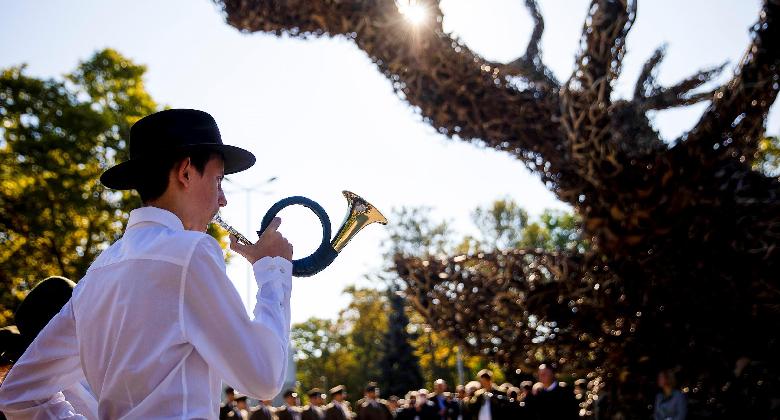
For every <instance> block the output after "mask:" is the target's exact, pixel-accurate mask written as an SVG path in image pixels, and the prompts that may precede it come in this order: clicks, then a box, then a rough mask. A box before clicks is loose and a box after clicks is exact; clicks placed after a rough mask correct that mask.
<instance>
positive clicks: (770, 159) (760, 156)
mask: <svg viewBox="0 0 780 420" xmlns="http://www.w3.org/2000/svg"><path fill="white" fill-rule="evenodd" d="M753 169H755V170H758V171H761V172H763V173H764V175H766V176H769V177H779V176H780V137H777V136H775V137H764V138H763V139H761V141H759V142H758V153H757V155H756V158H755V160H754V162H753Z"/></svg>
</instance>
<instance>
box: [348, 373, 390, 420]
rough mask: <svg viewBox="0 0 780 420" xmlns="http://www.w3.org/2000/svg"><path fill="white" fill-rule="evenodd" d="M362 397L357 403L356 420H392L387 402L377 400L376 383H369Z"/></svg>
mask: <svg viewBox="0 0 780 420" xmlns="http://www.w3.org/2000/svg"><path fill="white" fill-rule="evenodd" d="M363 395H364V397H363V398H362V399H361V400H360V401H358V403H357V419H358V420H392V418H393V415H392V414H391V412H390V408H388V406H387V402H386V401H384V400H381V399H379V387H378V386H377V384H376V382H369V383H368V385H366V388H365V390H364V394H363Z"/></svg>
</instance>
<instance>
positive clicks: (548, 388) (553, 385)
mask: <svg viewBox="0 0 780 420" xmlns="http://www.w3.org/2000/svg"><path fill="white" fill-rule="evenodd" d="M557 387H558V382H555V381H553V383H552V384H551V385H550V386H548V387H547V388H545V390H547V391H552V390H553V389H555V388H557Z"/></svg>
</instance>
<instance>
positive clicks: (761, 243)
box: [216, 0, 780, 418]
mask: <svg viewBox="0 0 780 420" xmlns="http://www.w3.org/2000/svg"><path fill="white" fill-rule="evenodd" d="M216 1H217V3H219V4H221V5H222V7H223V9H224V12H225V17H226V20H227V22H228V23H229V24H230V25H232V26H234V27H236V28H237V29H240V30H242V31H246V32H268V33H273V34H275V35H279V36H281V35H290V36H298V37H307V38H311V37H316V36H342V37H345V38H346V39H349V40H352V41H353V42H354V43H355V45H356V46H357V47H358V48H360V49H362V50H363V51H365V52H366V53H367V55H368V56H369V58H370V59H371V60H372V61H373V62H374V63H375V64H376V66H377V69H378V70H379V71H380V72H381V73H382V74H383V75H384V76H385V77H386V78H387V79H388V80H389V82H390V83H391V84H392V86H393V88H394V89H395V90H396V91H397V92H398V93H399V96H400V97H401V98H402V99H403V100H405V101H407V102H408V103H409V104H410V105H411V106H413V107H414V108H415V109H416V110H417V111H418V112H419V113H420V114H421V115H422V117H423V119H424V121H426V122H427V123H429V124H431V125H432V126H433V127H434V128H435V129H437V130H438V131H439V132H440V133H442V134H444V135H447V136H450V137H453V138H457V139H460V140H464V141H471V142H475V143H477V144H480V145H484V146H487V147H491V148H494V149H496V150H500V151H504V152H506V153H509V154H511V155H512V156H514V157H516V158H517V159H518V160H520V161H522V162H523V163H524V164H526V166H528V167H529V168H530V169H531V170H533V171H534V172H535V173H536V174H538V176H539V177H540V179H541V180H542V181H543V182H544V183H545V185H547V186H548V187H549V188H550V189H551V190H552V191H553V192H554V193H555V194H556V195H557V196H558V197H559V198H560V199H561V200H562V201H564V202H566V203H568V204H570V205H571V206H572V208H574V209H576V211H577V213H578V214H579V216H580V217H581V218H582V221H583V222H582V226H583V230H584V235H585V236H586V237H587V238H593V246H592V247H591V248H590V249H589V250H586V252H585V253H580V252H571V251H567V252H549V251H545V250H544V249H539V248H533V249H528V248H517V249H513V250H512V251H511V252H500V253H499V252H486V253H478V254H474V255H459V254H455V255H450V256H449V258H447V259H442V258H441V256H439V255H437V256H436V257H435V258H432V257H426V258H424V259H419V258H402V257H400V256H399V258H398V259H397V260H396V261H397V269H398V273H399V275H400V276H401V277H403V278H404V280H405V281H406V282H407V284H408V288H409V289H410V290H409V292H410V294H411V295H412V296H414V298H413V299H411V301H412V302H413V303H414V304H415V305H417V306H419V308H420V310H421V311H423V310H424V311H427V313H428V315H429V318H428V320H429V322H430V323H431V325H432V326H433V327H434V328H435V329H437V330H439V331H441V332H446V333H447V334H448V335H450V336H451V337H453V338H454V339H457V340H459V341H464V342H465V340H467V338H468V337H469V336H472V337H473V338H474V339H475V340H476V341H477V343H478V346H479V347H480V348H482V349H483V350H485V351H488V352H491V353H492V354H494V355H495V357H496V358H497V359H501V362H502V363H503V364H504V365H506V366H510V365H511V366H524V365H527V364H532V363H533V362H534V358H533V357H532V356H533V355H535V354H539V353H546V354H547V355H548V356H549V357H550V359H551V360H557V361H558V362H559V363H561V364H562V365H563V366H565V367H566V369H570V370H571V371H572V372H579V373H581V374H583V375H588V377H589V378H591V385H592V387H591V388H592V391H593V392H594V393H595V392H607V390H608V392H610V393H611V394H612V398H611V400H612V402H613V404H612V408H613V409H614V410H612V411H611V412H610V413H608V414H610V415H612V416H624V417H631V418H634V417H636V418H639V417H645V416H646V414H647V413H646V410H647V408H646V407H647V405H646V400H647V393H651V392H654V388H655V384H654V382H655V376H656V374H657V372H658V370H659V369H662V368H667V367H670V366H671V367H675V366H676V367H679V368H680V380H681V383H682V384H684V385H689V386H690V390H691V393H690V394H689V400H690V402H691V404H690V407H691V413H692V414H693V415H700V416H706V415H711V414H713V413H723V412H725V411H727V410H729V409H734V410H736V411H740V408H741V407H739V406H738V405H735V404H734V403H733V400H730V399H729V398H728V397H727V396H724V395H723V390H724V389H727V388H729V385H730V384H732V383H733V380H734V372H735V369H734V366H735V363H737V362H738V361H740V360H743V358H745V357H748V358H749V359H751V360H752V361H753V362H754V363H755V364H756V366H757V368H756V369H753V370H752V374H751V376H750V378H749V380H743V379H744V378H741V379H740V381H741V383H743V384H746V385H745V387H747V388H750V389H752V391H749V392H752V393H754V394H759V393H761V392H763V391H762V390H761V389H758V388H763V387H766V388H768V389H771V390H773V392H774V393H775V394H777V393H778V389H780V382H778V380H777V378H778V377H780V361H778V359H777V357H776V355H777V354H778V352H780V336H779V335H778V334H777V332H776V331H777V328H776V325H777V324H778V322H780V311H778V310H777V304H776V302H777V299H778V296H780V295H779V293H778V277H777V273H778V271H780V258H778V254H779V253H780V246H778V239H780V233H779V232H778V219H780V200H778V196H780V180H778V179H777V178H772V177H767V176H766V175H764V174H763V173H761V172H759V171H756V170H754V169H753V168H752V166H751V163H752V162H753V160H754V158H755V156H756V154H757V153H758V152H759V147H760V144H761V141H762V139H764V138H765V124H766V118H767V114H768V112H769V109H770V107H771V106H772V104H773V103H774V102H775V100H776V98H777V95H778V91H780V83H778V80H780V3H778V2H777V1H776V0H763V1H762V2H761V3H762V4H761V10H760V12H759V15H758V17H757V20H756V24H755V25H753V26H752V28H751V40H750V44H749V45H748V46H747V48H746V53H745V54H744V55H743V57H742V59H741V60H740V62H739V63H738V65H737V66H736V68H735V69H734V72H733V74H732V75H731V77H730V80H728V81H727V82H726V83H724V84H723V85H722V86H716V87H712V86H708V85H707V84H708V82H710V81H712V80H714V77H715V76H717V75H718V74H720V73H721V72H722V71H723V69H724V68H725V66H723V65H721V66H715V67H712V68H708V69H704V70H701V71H698V72H696V73H694V74H692V75H690V76H689V77H687V78H685V79H683V80H681V81H680V82H678V83H675V84H672V85H671V86H662V85H661V84H660V83H659V79H658V77H657V73H658V66H659V64H660V63H661V61H662V60H663V57H664V54H665V48H663V47H662V48H659V49H657V50H656V52H655V53H654V54H653V55H652V56H651V57H649V58H648V59H647V61H646V62H645V65H644V66H643V68H642V70H641V72H640V74H639V77H638V79H637V82H636V84H635V89H634V92H633V95H632V96H631V97H628V98H619V97H617V95H616V94H615V93H614V87H615V85H616V83H617V80H618V78H619V77H620V75H621V70H622V64H623V60H624V58H625V57H626V53H627V50H626V39H627V37H628V35H629V33H630V31H631V29H632V28H633V26H634V23H635V21H636V18H637V15H638V10H639V9H638V7H637V1H636V0H621V1H617V0H592V1H591V2H590V4H589V6H588V9H587V11H586V12H587V17H586V19H585V23H584V25H583V30H582V35H581V39H580V44H579V45H580V50H579V52H578V53H577V55H576V57H575V63H574V66H573V67H574V68H573V71H572V73H571V74H570V75H569V76H568V77H567V79H566V81H565V82H563V83H562V82H561V81H559V80H558V78H557V77H556V76H555V75H554V74H553V73H552V72H551V71H550V69H549V68H548V67H547V66H546V65H545V63H544V60H543V57H542V49H541V38H542V34H543V32H544V21H543V17H542V14H541V12H540V10H539V7H538V4H537V2H536V1H535V0H527V1H526V2H525V4H526V6H527V8H528V9H529V12H530V15H531V16H532V18H533V22H534V27H533V30H532V33H531V37H530V42H529V43H528V45H527V47H526V49H525V53H524V54H523V55H521V56H519V57H517V59H515V60H512V61H510V62H507V63H502V62H494V61H490V60H487V59H485V58H483V57H481V56H479V55H478V54H476V53H475V52H474V51H471V50H470V49H469V47H468V46H467V45H465V44H464V43H463V42H461V41H460V40H458V39H455V38H453V37H452V36H451V35H450V34H448V33H447V32H445V30H444V29H443V26H442V24H443V23H442V22H443V20H444V19H443V18H444V16H443V12H442V10H441V8H440V7H439V1H438V0H420V1H417V2H414V3H415V6H416V7H420V8H424V9H425V13H424V18H423V19H420V20H419V21H417V23H416V24H415V25H410V24H407V23H408V22H406V21H405V19H404V14H403V13H404V11H405V10H407V8H404V7H399V4H398V2H392V1H376V2H365V1H362V0H342V1H339V2H331V1H324V0H319V1H309V2H305V3H302V2H270V1H261V0H240V1H239V0H216ZM702 101H709V104H708V106H707V108H706V110H705V111H704V112H703V114H702V115H701V117H700V118H699V119H698V121H697V122H696V124H695V125H694V127H693V128H692V129H691V130H690V131H689V132H687V133H685V134H684V135H682V136H680V138H677V139H674V141H672V142H667V141H664V139H662V138H661V137H660V135H659V133H658V131H657V130H656V129H655V128H654V127H653V125H652V121H651V120H650V118H649V117H648V115H652V113H653V112H655V111H658V110H664V109H670V108H675V107H681V106H686V105H690V104H694V103H699V102H702ZM452 290H455V291H457V292H455V293H452V292H451V291H452ZM447 291H449V292H450V293H449V294H447ZM434 301H438V302H439V304H435V303H434ZM478 320H482V322H481V323H480V322H477V321H478ZM529 322H533V323H535V324H538V325H541V326H543V327H544V328H545V329H546V332H544V331H542V330H540V329H538V328H537V329H535V330H534V331H529V330H527V329H526V327H527V323H529ZM521 324H522V325H521ZM746 326H750V328H751V332H750V333H746ZM753 331H755V332H758V333H755V332H753ZM525 332H528V333H529V334H525ZM751 387H752V388H751ZM753 391H754V392H753ZM590 397H593V394H591V395H590ZM757 414H758V415H757V416H755V417H769V413H768V412H766V411H765V410H764V411H759V412H758V413H757Z"/></svg>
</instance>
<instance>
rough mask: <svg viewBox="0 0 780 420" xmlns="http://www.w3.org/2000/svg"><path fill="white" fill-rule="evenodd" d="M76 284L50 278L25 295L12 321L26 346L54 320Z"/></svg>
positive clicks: (59, 278) (64, 279)
mask: <svg viewBox="0 0 780 420" xmlns="http://www.w3.org/2000/svg"><path fill="white" fill-rule="evenodd" d="M75 287H76V283H74V282H72V281H71V280H68V279H66V278H65V277H60V276H51V277H47V278H45V279H43V280H41V282H40V283H38V284H36V285H35V287H33V288H32V290H30V292H29V293H27V296H26V297H25V298H24V300H23V301H22V303H20V304H19V307H18V308H16V312H15V313H14V320H15V321H16V327H17V328H19V333H20V334H21V336H22V338H23V339H24V341H25V344H26V345H29V344H30V343H32V341H33V340H34V339H35V337H36V336H38V334H39V333H40V332H41V330H43V328H44V327H45V326H46V324H48V323H49V321H51V319H52V318H54V316H55V315H57V313H58V312H59V311H60V310H61V309H62V307H63V306H65V304H66V303H67V302H68V300H70V297H71V295H73V288H75Z"/></svg>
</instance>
